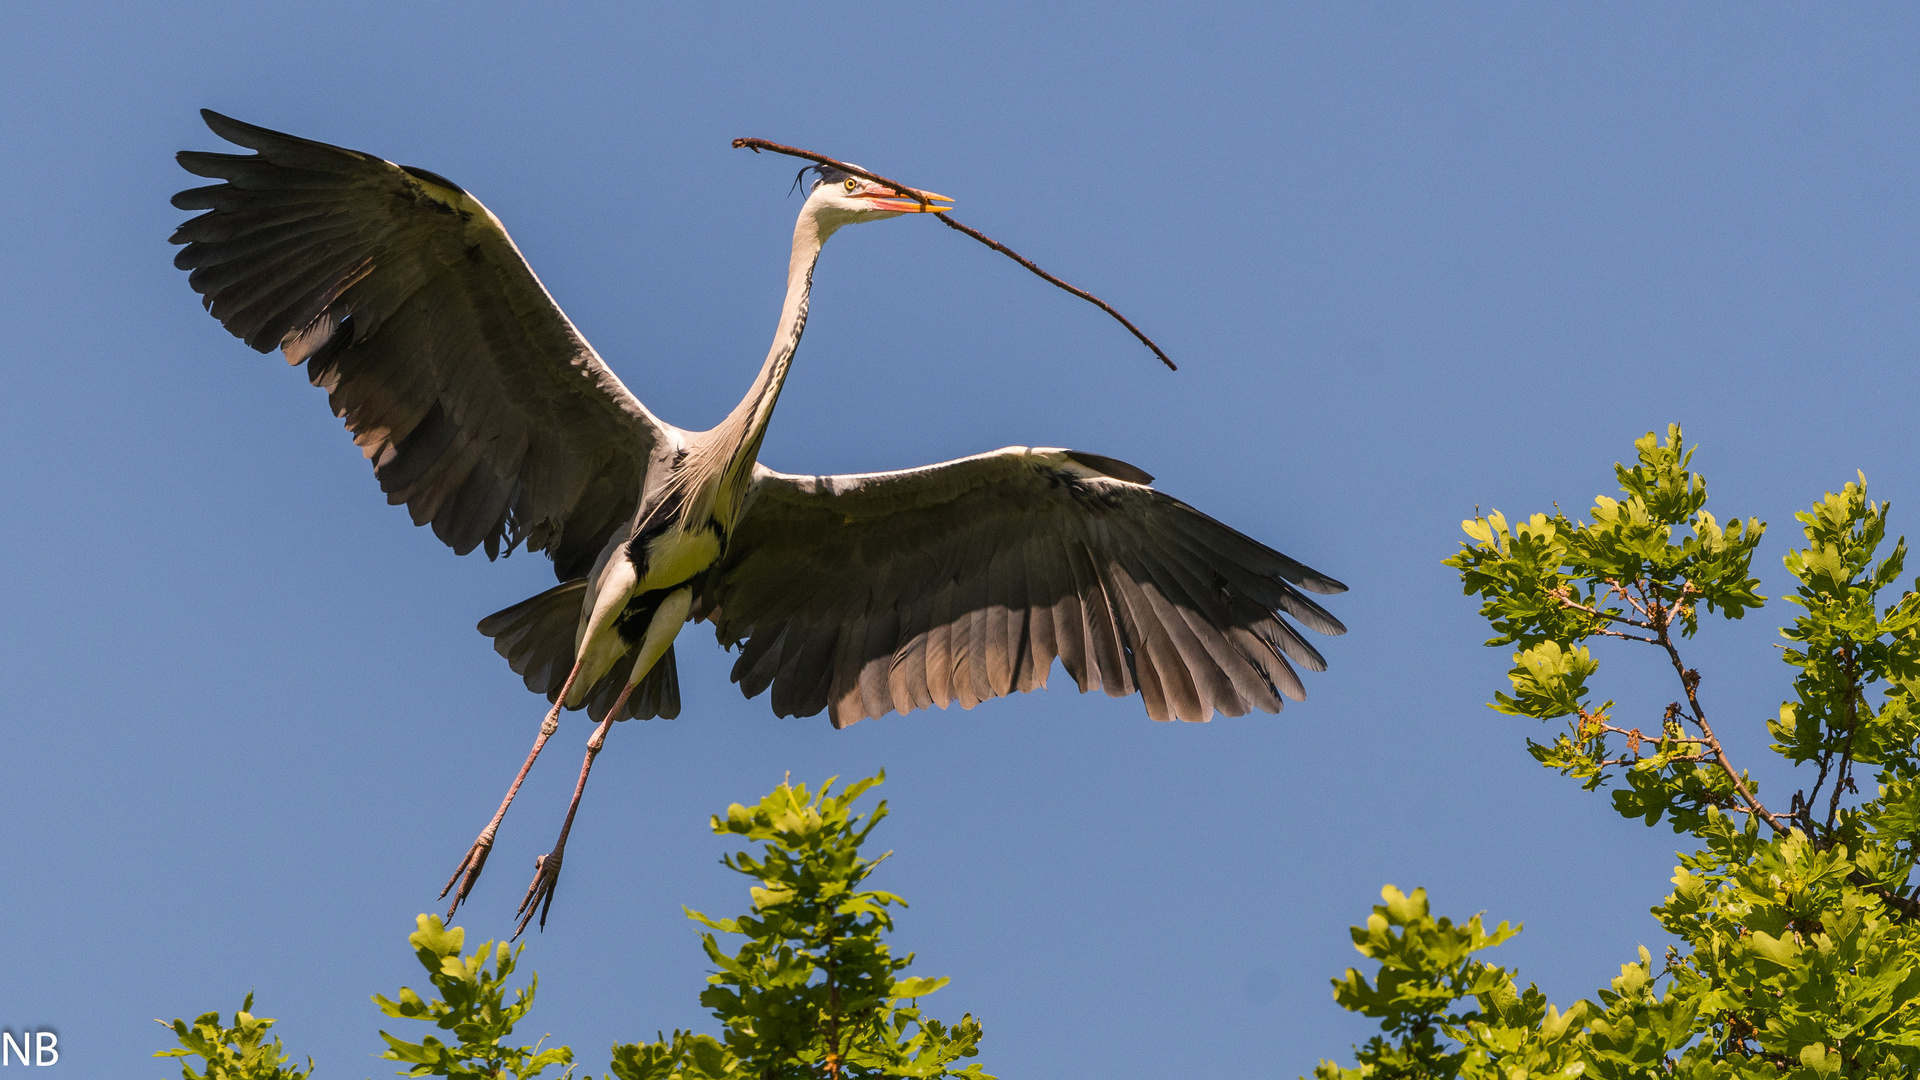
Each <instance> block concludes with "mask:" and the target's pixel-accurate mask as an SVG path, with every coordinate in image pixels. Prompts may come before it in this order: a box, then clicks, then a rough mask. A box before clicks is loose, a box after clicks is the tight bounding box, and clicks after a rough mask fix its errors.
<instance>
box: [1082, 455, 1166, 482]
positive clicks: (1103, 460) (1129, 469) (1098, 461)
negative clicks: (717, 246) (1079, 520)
mask: <svg viewBox="0 0 1920 1080" xmlns="http://www.w3.org/2000/svg"><path fill="white" fill-rule="evenodd" d="M1067 456H1068V457H1069V458H1072V459H1073V460H1074V461H1076V462H1079V463H1080V464H1082V465H1085V466H1086V467H1087V468H1089V469H1092V470H1093V471H1094V472H1097V473H1099V474H1101V475H1102V476H1111V477H1113V478H1114V479H1115V480H1125V481H1126V482H1127V483H1129V484H1151V483H1153V474H1151V473H1149V472H1147V471H1146V470H1144V469H1136V468H1134V467H1133V466H1132V465H1129V464H1127V463H1126V462H1124V461H1121V460H1120V459H1119V458H1110V457H1107V456H1106V455H1105V454H1089V453H1087V452H1085V451H1083V450H1069V451H1067Z"/></svg>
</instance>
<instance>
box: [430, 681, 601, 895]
mask: <svg viewBox="0 0 1920 1080" xmlns="http://www.w3.org/2000/svg"><path fill="white" fill-rule="evenodd" d="M579 676H580V664H579V662H575V663H574V665H573V670H572V671H570V672H568V673H567V681H566V684H565V685H564V686H562V687H561V688H560V696H559V697H557V698H555V699H554V702H553V708H551V709H549V710H547V717H546V719H544V720H542V721H540V734H539V735H538V736H536V737H535V738H534V740H533V749H532V750H530V751H528V752H527V760H526V761H525V762H524V763H522V764H521V766H520V772H519V773H518V774H516V775H515V776H514V778H513V785H512V786H511V787H509V788H507V797H506V798H504V799H502V800H500V809H498V810H495V811H494V812H493V820H492V821H489V822H487V827H486V828H484V829H481V830H480V837H479V839H477V840H475V841H474V842H473V846H472V847H470V848H468V849H467V855H466V857H465V858H463V859H461V860H460V865H459V866H457V867H455V868H454V871H453V876H452V877H450V878H448V879H447V884H446V887H445V888H443V889H441V890H440V898H441V899H443V900H444V899H445V898H446V895H447V893H449V892H452V891H453V885H454V882H459V883H460V891H459V892H457V893H454V894H453V903H451V904H448V905H447V920H448V921H449V922H451V921H452V919H453V913H454V912H455V911H456V910H458V909H459V907H460V905H461V904H463V903H465V902H466V899H467V894H468V893H469V892H472V891H473V883H474V882H476V881H478V880H480V871H481V870H484V869H486V865H487V855H488V854H490V853H491V852H492V851H493V837H494V834H495V833H497V832H499V831H500V820H501V819H502V818H504V817H506V816H507V807H509V806H512V805H513V798H514V796H516V795H518V794H520V785H521V784H522V783H524V782H525V781H526V779H527V773H528V771H530V770H531V769H532V768H533V763H534V760H535V759H537V758H538V757H539V756H540V751H541V750H542V749H544V748H545V747H546V745H547V740H548V739H550V738H552V737H553V733H554V732H555V731H558V730H560V708H561V706H563V705H565V704H566V702H567V691H569V690H571V689H573V681H574V680H575V679H576V678H578V677H579ZM576 797H577V796H576ZM463 875H464V876H463Z"/></svg>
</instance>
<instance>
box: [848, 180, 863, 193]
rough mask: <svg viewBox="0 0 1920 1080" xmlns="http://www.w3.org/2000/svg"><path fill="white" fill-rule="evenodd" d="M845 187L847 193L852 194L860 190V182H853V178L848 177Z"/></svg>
mask: <svg viewBox="0 0 1920 1080" xmlns="http://www.w3.org/2000/svg"><path fill="white" fill-rule="evenodd" d="M846 187H847V193H848V194H852V193H853V192H856V191H859V190H860V181H858V180H855V179H854V178H853V177H851V176H849V177H847V184H846Z"/></svg>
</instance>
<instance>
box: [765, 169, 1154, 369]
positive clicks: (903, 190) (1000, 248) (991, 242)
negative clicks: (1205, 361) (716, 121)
mask: <svg viewBox="0 0 1920 1080" xmlns="http://www.w3.org/2000/svg"><path fill="white" fill-rule="evenodd" d="M733 145H734V148H735V149H747V150H751V151H753V152H754V153H756V154H757V153H759V152H760V151H762V150H771V151H773V152H774V153H776V154H786V155H788V156H789V157H797V158H805V159H806V160H808V161H813V162H818V163H819V164H821V165H831V166H832V167H834V168H836V169H839V170H840V171H841V172H844V173H849V174H851V175H853V176H858V177H860V178H862V179H865V180H871V181H873V182H874V183H876V184H885V185H886V186H888V187H890V188H892V189H893V190H895V191H897V192H899V193H900V194H902V195H905V196H906V197H908V198H910V199H913V200H915V201H917V202H919V204H920V205H921V207H922V208H923V209H925V210H927V211H931V212H932V214H933V216H934V217H937V218H939V219H940V220H941V221H942V222H945V223H946V226H947V227H948V228H950V229H955V230H958V231H960V232H963V233H965V234H967V235H968V236H971V237H973V238H974V239H975V240H978V241H980V242H981V243H983V244H985V245H987V246H988V247H990V248H992V249H993V250H995V251H997V252H999V253H1000V254H1002V255H1005V256H1006V257H1007V258H1009V259H1012V260H1013V261H1014V262H1017V263H1019V264H1020V265H1021V266H1024V267H1026V268H1027V269H1028V270H1031V271H1033V273H1035V274H1036V275H1038V276H1040V277H1042V278H1045V279H1046V280H1047V281H1050V282H1052V283H1053V284H1055V285H1058V286H1059V287H1060V288H1062V289H1065V290H1066V291H1068V292H1070V293H1072V294H1073V295H1075V296H1077V297H1079V298H1080V299H1082V300H1085V301H1086V302H1088V303H1090V304H1092V305H1094V306H1095V307H1097V308H1099V309H1100V310H1102V311H1104V312H1106V313H1107V314H1109V315H1111V316H1113V317H1114V319H1116V320H1118V322H1119V323H1120V325H1121V326H1124V327H1126V328H1127V330H1128V331H1129V332H1130V333H1132V334H1133V336H1134V337H1137V338H1139V339H1140V343H1141V344H1142V345H1145V346H1146V347H1147V348H1149V349H1152V350H1153V355H1155V356H1157V357H1159V358H1160V362H1161V363H1163V364H1165V365H1167V367H1168V369H1169V370H1172V371H1178V370H1180V368H1179V365H1177V364H1175V363H1174V362H1173V361H1172V359H1170V358H1169V357H1168V356H1167V354H1166V353H1164V352H1162V351H1161V349H1160V346H1158V345H1156V344H1154V343H1153V339H1152V338H1150V337H1148V336H1147V335H1145V334H1143V333H1141V332H1140V328H1139V327H1137V326H1135V325H1133V322H1132V320H1130V319H1128V318H1127V317H1126V316H1125V315H1122V314H1120V313H1119V312H1118V311H1115V310H1114V307H1113V305H1112V304H1109V303H1107V302H1106V301H1105V300H1102V299H1100V298H1099V297H1097V296H1095V295H1093V294H1092V293H1090V292H1088V291H1087V290H1085V289H1081V288H1077V287H1075V286H1073V285H1069V284H1067V283H1066V282H1064V281H1061V280H1060V279H1059V278H1057V277H1054V276H1053V275H1052V274H1049V273H1047V272H1046V271H1045V270H1042V269H1040V267H1038V266H1036V265H1034V263H1033V260H1031V259H1028V258H1025V257H1023V256H1022V255H1021V254H1020V253H1019V252H1017V251H1015V250H1013V249H1012V248H1010V247H1008V246H1007V245H1005V244H1003V243H1001V242H1000V241H998V240H995V239H993V238H992V237H990V236H988V235H986V234H985V233H983V232H981V231H979V230H978V229H973V228H969V227H967V226H965V225H962V224H960V223H959V222H958V221H955V220H954V219H953V218H951V217H949V216H948V215H947V214H945V213H943V212H941V211H939V210H935V209H933V204H932V203H930V202H928V201H927V198H926V196H924V195H922V194H921V193H920V192H919V191H918V190H917V189H915V188H910V187H908V186H907V185H905V184H902V183H900V182H899V181H897V180H889V179H887V178H886V177H884V176H881V175H880V174H879V173H871V172H868V171H867V170H865V169H862V168H858V167H856V166H853V165H849V164H847V163H846V162H844V161H840V160H839V159H837V158H830V157H828V156H827V155H825V154H816V153H814V152H813V151H811V150H802V149H800V148H799V147H797V146H784V145H782V144H780V143H777V142H768V141H767V140H765V139H735V140H733Z"/></svg>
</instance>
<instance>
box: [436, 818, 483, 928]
mask: <svg viewBox="0 0 1920 1080" xmlns="http://www.w3.org/2000/svg"><path fill="white" fill-rule="evenodd" d="M493 833H494V827H493V826H492V825H488V826H487V827H486V828H484V829H482V830H480V837H479V839H477V840H475V841H474V842H473V846H472V847H470V848H468V849H467V855H466V858H464V859H461V860H460V865H459V866H457V867H455V868H454V871H453V876H452V877H450V878H448V879H447V885H446V887H445V888H443V889H441V890H440V899H442V900H445V899H446V898H447V894H448V893H449V892H453V885H454V883H455V882H459V883H460V891H459V892H456V893H454V894H453V903H451V904H448V905H447V921H448V922H452V921H453V913H454V912H455V911H457V910H459V908H460V905H461V904H464V903H466V902H467V894H468V893H470V892H472V891H473V883H474V882H476V881H479V880H480V871H481V870H484V869H486V865H487V856H488V855H489V854H490V853H492V851H493Z"/></svg>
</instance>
